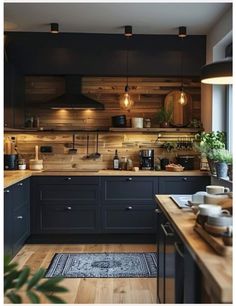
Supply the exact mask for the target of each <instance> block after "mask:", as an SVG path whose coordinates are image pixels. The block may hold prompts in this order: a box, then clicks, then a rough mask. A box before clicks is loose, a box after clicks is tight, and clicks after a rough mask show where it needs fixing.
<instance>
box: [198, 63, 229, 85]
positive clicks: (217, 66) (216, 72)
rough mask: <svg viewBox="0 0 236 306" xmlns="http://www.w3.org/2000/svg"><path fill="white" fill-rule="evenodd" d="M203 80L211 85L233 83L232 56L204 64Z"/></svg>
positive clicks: (202, 69) (202, 70)
mask: <svg viewBox="0 0 236 306" xmlns="http://www.w3.org/2000/svg"><path fill="white" fill-rule="evenodd" d="M201 82H202V83H204V84H211V85H214V84H215V85H227V84H233V75H232V57H227V58H225V59H223V60H221V61H217V62H213V63H211V64H208V65H205V66H203V67H202V68H201Z"/></svg>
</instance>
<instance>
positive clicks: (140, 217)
mask: <svg viewBox="0 0 236 306" xmlns="http://www.w3.org/2000/svg"><path fill="white" fill-rule="evenodd" d="M102 231H103V232H106V233H153V232H155V213H154V206H152V205H140V204H138V205H132V206H131V205H124V204H121V205H110V206H104V207H103V208H102Z"/></svg>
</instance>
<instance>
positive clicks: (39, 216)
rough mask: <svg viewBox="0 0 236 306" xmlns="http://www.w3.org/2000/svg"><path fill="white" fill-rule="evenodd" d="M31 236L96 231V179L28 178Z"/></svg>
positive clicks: (97, 192) (97, 181)
mask: <svg viewBox="0 0 236 306" xmlns="http://www.w3.org/2000/svg"><path fill="white" fill-rule="evenodd" d="M31 186H32V196H31V202H32V211H31V225H32V233H33V234H44V233H51V234H58V233H65V234H66V233H74V234H77V233H95V232H99V216H100V215H99V213H100V211H99V204H100V195H99V187H100V179H99V177H75V176H71V177H70V176H53V177H33V178H32V185H31Z"/></svg>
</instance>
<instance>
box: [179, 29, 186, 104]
mask: <svg viewBox="0 0 236 306" xmlns="http://www.w3.org/2000/svg"><path fill="white" fill-rule="evenodd" d="M178 36H179V37H180V38H181V39H182V44H181V78H182V79H181V92H180V97H179V99H178V103H179V104H181V105H182V106H184V105H186V104H187V102H188V98H187V95H186V93H185V92H184V82H183V39H184V38H185V37H186V36H187V29H186V27H184V26H181V27H179V34H178Z"/></svg>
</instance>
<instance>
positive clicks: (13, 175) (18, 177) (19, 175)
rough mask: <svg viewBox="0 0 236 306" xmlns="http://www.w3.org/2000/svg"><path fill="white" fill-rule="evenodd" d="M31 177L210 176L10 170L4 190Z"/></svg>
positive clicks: (106, 171)
mask: <svg viewBox="0 0 236 306" xmlns="http://www.w3.org/2000/svg"><path fill="white" fill-rule="evenodd" d="M31 176H209V173H208V172H206V171H200V170H192V171H183V172H168V171H144V170H140V171H119V170H98V171H96V170H95V171H93V170H77V169H73V170H55V169H54V170H43V171H31V170H14V171H12V170H9V171H4V188H7V187H10V186H11V185H14V184H16V183H18V182H20V181H22V180H24V179H26V178H28V177H31Z"/></svg>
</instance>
